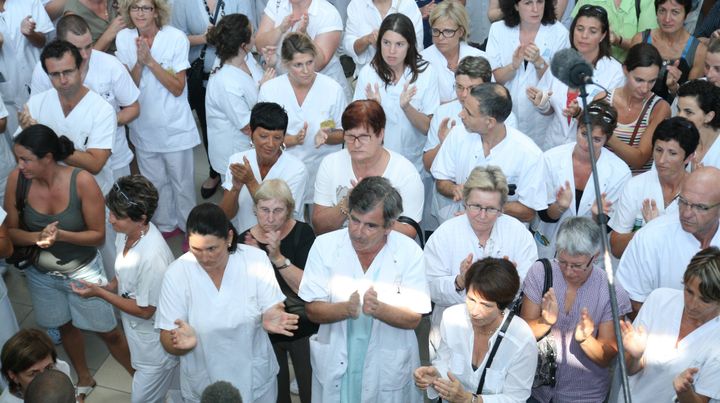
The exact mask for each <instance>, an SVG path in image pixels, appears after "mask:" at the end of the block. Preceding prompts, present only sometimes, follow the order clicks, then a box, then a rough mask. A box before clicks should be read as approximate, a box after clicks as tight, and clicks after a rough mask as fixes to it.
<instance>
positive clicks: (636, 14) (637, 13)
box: [635, 0, 641, 24]
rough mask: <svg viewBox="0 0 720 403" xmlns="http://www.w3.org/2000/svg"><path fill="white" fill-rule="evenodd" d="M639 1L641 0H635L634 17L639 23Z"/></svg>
mask: <svg viewBox="0 0 720 403" xmlns="http://www.w3.org/2000/svg"><path fill="white" fill-rule="evenodd" d="M640 1H641V0H635V18H636V19H637V22H638V24H639V23H640Z"/></svg>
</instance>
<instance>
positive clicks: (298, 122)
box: [258, 0, 347, 204]
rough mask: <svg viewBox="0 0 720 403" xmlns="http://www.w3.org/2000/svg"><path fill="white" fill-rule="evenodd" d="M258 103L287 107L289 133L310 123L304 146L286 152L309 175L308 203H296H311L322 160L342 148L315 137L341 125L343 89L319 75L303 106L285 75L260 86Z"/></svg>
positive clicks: (295, 131) (324, 76)
mask: <svg viewBox="0 0 720 403" xmlns="http://www.w3.org/2000/svg"><path fill="white" fill-rule="evenodd" d="M315 1H317V0H314V1H313V3H314V2H315ZM258 102H275V103H277V104H280V105H282V107H283V108H285V111H286V112H287V114H288V128H287V132H288V133H289V134H292V135H295V134H297V133H298V132H299V131H300V130H302V128H303V125H304V124H305V122H307V124H308V128H307V133H306V134H305V141H304V142H303V144H299V145H296V146H294V147H289V148H288V149H287V152H288V154H291V155H293V156H295V157H297V158H298V159H299V160H300V161H302V162H303V163H304V164H305V168H306V169H307V172H308V182H307V187H306V188H305V200H296V201H295V202H296V203H298V204H308V203H312V199H313V189H314V187H313V185H314V183H315V175H316V172H317V170H318V165H319V164H320V161H321V160H322V159H323V157H325V156H326V155H328V154H330V153H333V152H335V151H339V150H340V149H341V148H342V146H341V145H340V144H335V145H328V144H324V145H322V146H320V147H319V148H317V147H315V134H316V133H317V132H318V131H319V130H320V125H321V124H322V123H323V122H326V121H332V124H333V125H334V127H335V128H337V129H339V128H341V126H342V123H341V118H342V113H343V112H344V111H345V107H346V106H347V100H346V98H345V95H344V94H343V91H342V88H340V86H339V85H338V84H337V83H336V82H335V80H333V79H332V78H330V77H328V76H326V75H324V74H320V73H318V74H317V75H316V76H315V81H314V82H313V84H312V87H310V91H309V92H308V93H307V95H306V96H305V100H304V101H303V104H302V105H299V104H298V101H297V98H296V97H295V91H294V90H293V88H292V85H291V84H290V79H289V78H288V76H287V74H283V75H282V76H280V77H275V78H273V79H272V80H270V81H267V82H266V83H265V84H263V86H262V87H260V93H259V94H258Z"/></svg>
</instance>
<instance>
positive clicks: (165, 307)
mask: <svg viewBox="0 0 720 403" xmlns="http://www.w3.org/2000/svg"><path fill="white" fill-rule="evenodd" d="M180 259H183V258H182V257H180ZM187 269H188V267H184V265H183V262H181V261H180V260H179V259H178V260H176V261H175V262H173V263H171V264H170V267H169V268H168V271H167V273H166V275H165V278H164V279H163V282H162V289H161V290H160V299H159V301H158V305H157V311H155V328H156V329H164V330H172V329H175V328H176V327H177V325H175V320H177V319H182V320H184V321H187V320H188V305H187V304H188V300H187V299H188V298H189V296H190V293H191V292H192V290H191V288H190V287H189V284H187V282H186V281H183V280H185V279H186V277H185V275H184V273H182V271H184V270H187Z"/></svg>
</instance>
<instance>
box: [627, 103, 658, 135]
mask: <svg viewBox="0 0 720 403" xmlns="http://www.w3.org/2000/svg"><path fill="white" fill-rule="evenodd" d="M654 98H655V94H652V95H651V96H650V98H648V100H647V101H646V102H645V105H644V106H643V108H642V112H640V116H638V119H637V121H636V122H635V128H634V129H633V132H632V136H630V142H629V143H628V144H629V145H630V146H631V147H632V146H633V145H635V138H636V137H637V133H638V130H640V124H641V123H642V121H643V120H644V117H645V114H646V113H647V111H648V108H650V104H652V103H653V99H654Z"/></svg>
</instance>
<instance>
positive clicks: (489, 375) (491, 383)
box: [482, 368, 507, 395]
mask: <svg viewBox="0 0 720 403" xmlns="http://www.w3.org/2000/svg"><path fill="white" fill-rule="evenodd" d="M506 373H507V370H505V369H501V370H500V369H493V368H488V369H487V370H486V372H485V384H484V385H483V390H482V392H483V394H489V395H497V394H500V393H501V392H502V391H503V385H504V384H505V376H506Z"/></svg>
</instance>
